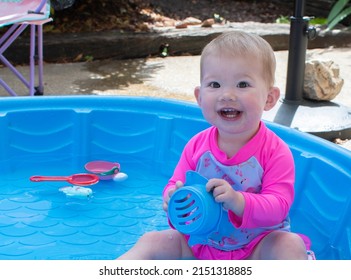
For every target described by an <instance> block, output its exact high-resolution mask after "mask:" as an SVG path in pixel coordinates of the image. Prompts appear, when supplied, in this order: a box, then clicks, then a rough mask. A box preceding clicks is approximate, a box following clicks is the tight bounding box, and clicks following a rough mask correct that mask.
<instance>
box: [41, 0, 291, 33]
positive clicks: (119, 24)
mask: <svg viewBox="0 0 351 280" xmlns="http://www.w3.org/2000/svg"><path fill="white" fill-rule="evenodd" d="M52 11H53V13H52V17H53V19H54V21H53V22H52V23H51V24H47V25H46V26H45V32H54V33H78V32H99V31H105V30H119V31H121V32H129V31H131V32H149V31H151V30H152V28H153V27H154V26H158V27H162V26H172V25H176V24H177V23H178V22H179V21H182V20H184V19H185V18H187V17H193V18H196V19H199V20H200V21H204V20H207V19H215V20H221V21H229V22H247V21H254V22H262V23H271V22H275V20H276V19H277V18H279V17H282V16H285V17H289V16H291V14H292V12H293V11H292V10H291V7H288V6H287V5H286V4H284V3H282V4H279V2H278V3H277V2H275V3H272V1H266V0H261V1H253V0H246V1H245V0H241V1H232V0H170V1H164V0H76V1H75V2H74V4H73V6H71V7H69V8H65V9H63V10H56V11H54V10H53V9H52Z"/></svg>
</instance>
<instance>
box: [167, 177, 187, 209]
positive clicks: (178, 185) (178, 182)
mask: <svg viewBox="0 0 351 280" xmlns="http://www.w3.org/2000/svg"><path fill="white" fill-rule="evenodd" d="M183 185H184V184H183V182H181V181H177V182H176V184H175V185H174V187H172V188H170V189H169V190H168V193H167V195H166V196H165V198H164V199H163V210H164V211H166V212H167V211H168V203H169V200H170V198H171V196H172V195H173V194H174V192H175V191H176V190H177V189H179V188H181V187H183Z"/></svg>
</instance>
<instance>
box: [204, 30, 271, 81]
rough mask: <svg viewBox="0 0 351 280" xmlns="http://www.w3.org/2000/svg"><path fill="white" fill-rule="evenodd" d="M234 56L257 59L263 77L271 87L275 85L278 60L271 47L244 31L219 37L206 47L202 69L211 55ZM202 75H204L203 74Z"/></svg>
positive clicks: (259, 38) (226, 33)
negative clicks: (205, 60) (205, 59)
mask: <svg viewBox="0 0 351 280" xmlns="http://www.w3.org/2000/svg"><path fill="white" fill-rule="evenodd" d="M222 54H224V55H232V56H240V57H243V56H246V57H248V56H249V57H253V58H256V59H257V61H260V62H261V63H262V66H263V73H262V74H263V75H264V78H265V79H266V81H267V83H268V85H269V86H273V85H274V79H275V68H276V60H275V56H274V51H273V49H272V47H271V45H270V44H269V43H268V42H267V41H266V40H264V39H263V38H262V37H260V36H258V35H255V34H249V33H246V32H242V31H230V32H225V33H222V34H221V35H219V36H218V37H217V38H215V39H213V40H212V41H211V42H210V43H209V44H207V45H206V46H205V48H204V49H203V51H202V54H201V61H200V69H201V73H202V67H203V66H204V65H203V63H204V62H203V61H204V58H206V57H207V56H209V55H222ZM201 75H202V74H201Z"/></svg>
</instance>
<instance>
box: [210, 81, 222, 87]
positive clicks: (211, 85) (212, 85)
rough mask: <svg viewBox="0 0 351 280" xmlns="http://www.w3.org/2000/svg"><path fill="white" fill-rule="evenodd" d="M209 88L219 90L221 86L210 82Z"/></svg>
mask: <svg viewBox="0 0 351 280" xmlns="http://www.w3.org/2000/svg"><path fill="white" fill-rule="evenodd" d="M209 87H211V88H220V87H221V85H220V84H219V83H218V82H211V83H209Z"/></svg>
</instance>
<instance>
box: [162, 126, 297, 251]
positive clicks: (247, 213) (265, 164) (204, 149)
mask: <svg viewBox="0 0 351 280" xmlns="http://www.w3.org/2000/svg"><path fill="white" fill-rule="evenodd" d="M217 137H218V130H217V128H216V127H210V128H208V129H206V130H204V131H202V132H200V133H198V134H197V135H195V136H194V137H193V138H192V139H190V141H189V142H188V143H187V144H186V146H185V148H184V150H183V152H182V154H181V157H180V160H179V162H178V164H177V166H176V168H175V170H174V173H173V176H172V177H171V178H170V180H169V182H168V184H167V185H166V187H165V189H164V192H163V195H164V196H165V195H166V194H167V192H168V190H169V188H171V187H173V186H174V185H175V183H176V181H178V180H179V181H182V182H185V176H186V172H187V171H188V170H193V171H196V172H198V173H199V174H201V175H202V176H204V177H205V178H207V179H211V178H222V179H224V180H226V181H227V182H229V183H230V185H231V186H232V187H233V188H234V189H235V190H236V191H239V192H241V193H242V195H243V197H244V200H245V208H244V212H243V216H242V217H239V216H236V215H235V214H234V213H233V212H232V211H230V210H228V211H227V210H224V209H223V211H224V215H222V217H223V218H224V219H226V222H225V223H221V224H225V226H222V227H221V228H219V229H218V230H216V231H214V232H212V233H211V234H209V235H208V237H207V238H206V240H205V241H204V242H203V244H204V245H209V246H212V247H214V248H217V249H220V250H224V251H230V250H236V249H239V248H242V247H244V246H247V245H248V244H249V243H250V242H251V241H253V240H257V238H262V237H263V236H265V235H266V234H268V233H269V232H271V231H273V230H285V231H290V223H289V217H288V213H289V210H290V207H291V205H292V203H293V199H294V179H295V169H294V160H293V156H292V153H291V151H290V149H289V147H288V146H287V144H286V143H284V142H283V141H282V140H281V139H280V138H279V137H278V136H277V135H276V134H275V133H274V132H273V131H271V130H270V129H268V128H267V127H266V125H265V124H264V122H261V123H260V128H259V130H258V132H257V133H256V135H255V136H254V137H253V138H252V139H251V140H250V141H249V142H248V143H246V144H245V145H244V146H243V147H242V148H241V149H240V150H239V151H238V152H237V153H236V154H235V155H234V156H233V157H232V158H228V157H227V156H226V154H225V153H224V152H222V151H221V150H220V149H219V147H218V144H217ZM185 184H186V182H185ZM187 238H189V237H187Z"/></svg>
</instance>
